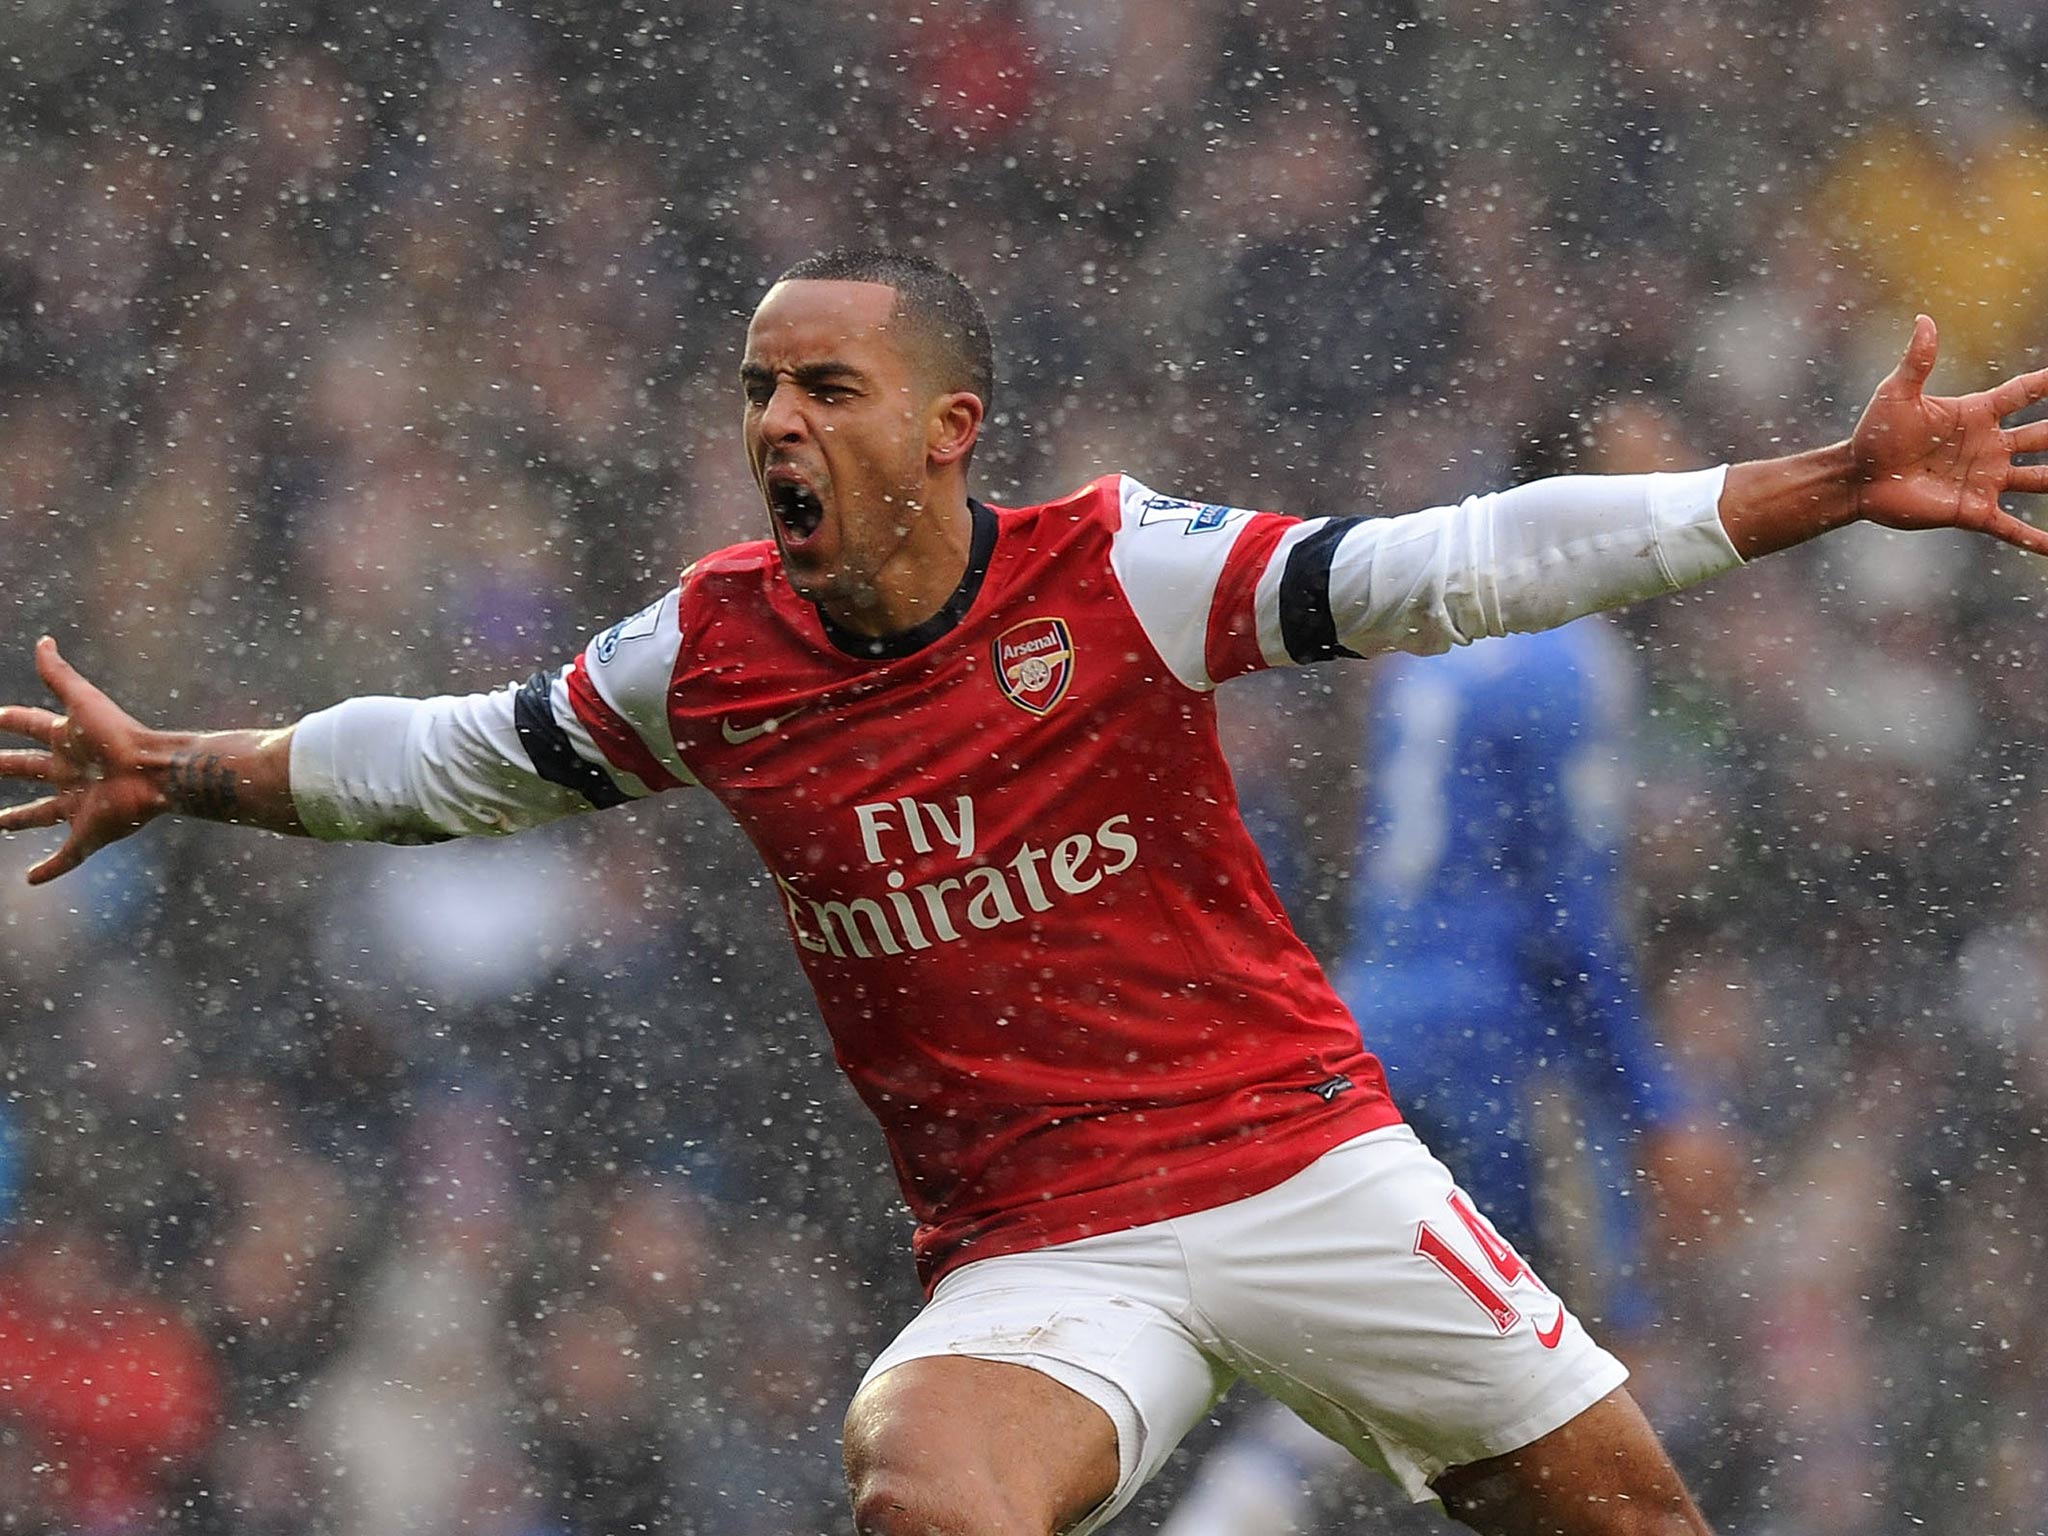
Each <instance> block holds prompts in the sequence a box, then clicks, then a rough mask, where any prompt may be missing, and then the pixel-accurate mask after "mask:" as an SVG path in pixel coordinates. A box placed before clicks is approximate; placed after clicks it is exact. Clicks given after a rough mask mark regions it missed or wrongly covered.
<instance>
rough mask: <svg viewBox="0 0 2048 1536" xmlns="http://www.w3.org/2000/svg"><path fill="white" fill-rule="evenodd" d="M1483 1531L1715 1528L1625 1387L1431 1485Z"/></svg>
mask: <svg viewBox="0 0 2048 1536" xmlns="http://www.w3.org/2000/svg"><path fill="white" fill-rule="evenodd" d="M1432 1486H1433V1487H1434V1488H1435V1490H1436V1492H1437V1494H1438V1496H1439V1497H1441V1498H1442V1499H1443V1501H1444V1508H1445V1509H1446V1510H1448V1511H1449V1512H1450V1513H1451V1514H1452V1515H1453V1516H1454V1517H1455V1518H1457V1519H1458V1520H1461V1521H1463V1522H1464V1523H1465V1524H1466V1525H1469V1526H1471V1527H1472V1528H1473V1529H1474V1530H1475V1531H1480V1532H1483V1533H1484V1536H1710V1533H1709V1531H1708V1529H1707V1522H1706V1520H1705V1519H1704V1518H1703V1517H1702V1516H1701V1514H1700V1512H1699V1509H1698V1507H1697V1506H1696V1505H1695V1504H1694V1503H1693V1501H1692V1496H1691V1495H1690V1494H1688V1493H1687V1492H1686V1491H1685V1483H1684V1482H1683V1480H1682V1479H1681V1478H1680V1477H1679V1475H1678V1469H1677V1468H1675V1467H1674V1466H1672V1465H1671V1458H1670V1457H1669V1456H1667V1455H1665V1454H1664V1447H1663V1446H1662V1445H1660V1444H1658V1442H1657V1435H1656V1432H1655V1431H1654V1430H1652V1429H1651V1428H1650V1425H1649V1421H1648V1420H1646V1419H1645V1418H1644V1417H1643V1414H1642V1410H1641V1409H1639V1408H1637V1407H1636V1404H1635V1399H1634V1398H1632V1397H1630V1396H1629V1395H1628V1393H1627V1392H1625V1391H1616V1392H1613V1393H1610V1394H1609V1395H1608V1396H1606V1397H1604V1398H1602V1399H1601V1400H1600V1401H1599V1402H1597V1403H1595V1404H1594V1405H1593V1406H1592V1407H1590V1408H1588V1409H1587V1410H1586V1411H1585V1412H1584V1413H1581V1414H1580V1415H1579V1416H1578V1417H1577V1418H1574V1419H1571V1420H1569V1421H1568V1422H1566V1423H1564V1424H1561V1425H1559V1426H1558V1427H1557V1428H1556V1429H1553V1430H1552V1431H1551V1432H1550V1433H1549V1434H1547V1435H1544V1436H1543V1437H1542V1438H1540V1439H1538V1440H1534V1441H1531V1442H1530V1443H1529V1444H1528V1445H1525V1446H1523V1447H1522V1448H1521V1449H1520V1450H1518V1451H1510V1452H1508V1453H1507V1454H1506V1455H1504V1456H1492V1457H1489V1458H1487V1459H1486V1460H1485V1461H1475V1462H1473V1463H1471V1464H1470V1465H1469V1466H1463V1467H1453V1468H1451V1469H1450V1470H1449V1471H1447V1472H1444V1473H1442V1474H1441V1475H1440V1476H1438V1478H1437V1479H1436V1481H1435V1483H1434V1484H1433V1485H1432Z"/></svg>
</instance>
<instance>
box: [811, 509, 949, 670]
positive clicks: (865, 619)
mask: <svg viewBox="0 0 2048 1536" xmlns="http://www.w3.org/2000/svg"><path fill="white" fill-rule="evenodd" d="M973 545H974V514H973V513H972V512H971V511H970V510H969V509H968V505H967V493H966V491H965V490H964V489H956V490H955V491H953V492H952V493H951V494H950V495H948V496H946V497H944V498H943V499H937V500H934V501H933V502H932V503H931V504H929V505H928V506H926V508H925V509H924V511H923V512H922V513H920V514H919V515H918V516H917V517H916V518H915V519H913V520H912V521H911V524H910V527H909V530H908V531H907V532H906V533H905V535H904V537H903V539H902V541H901V542H900V543H899V544H897V546H896V548H895V549H894V550H893V551H892V552H891V553H890V555H889V557H888V558H887V559H886V560H885V561H884V562H883V564H882V566H881V568H880V569H879V570H877V571H876V572H875V573H874V575H873V576H872V577H871V578H870V579H868V580H867V581H864V582H861V583H860V584H859V585H858V586H857V587H856V588H855V589H854V590H853V591H851V592H849V593H847V594H845V595H843V596H835V597H832V598H829V599H827V600H825V601H824V602H822V603H820V604H819V606H820V607H821V608H823V609H824V611H825V613H826V615H827V616H828V617H829V618H830V619H831V620H832V622H833V623H834V624H836V625H838V626H839V627H840V628H841V629H844V630H847V631H849V632H851V633H853V634H856V635H866V636H870V637H881V636H887V635H900V634H902V633H904V632H905V631H906V630H911V629H915V628H916V627H917V626H918V625H920V624H922V623H923V622H924V621H925V620H927V619H929V618H931V617H932V616H933V615H934V614H936V613H937V612H938V611H939V610H940V609H941V608H943V607H945V606H946V600H947V599H948V598H950V597H951V596H952V595H953V593H954V592H955V591H956V590H958V588H959V586H960V583H961V581H962V580H963V579H964V578H965V577H966V575H967V564H968V560H969V558H970V557H971V554H972V550H973Z"/></svg>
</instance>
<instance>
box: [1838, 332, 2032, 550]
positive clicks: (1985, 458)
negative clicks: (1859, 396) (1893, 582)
mask: <svg viewBox="0 0 2048 1536" xmlns="http://www.w3.org/2000/svg"><path fill="white" fill-rule="evenodd" d="M1936 348H1937V336H1936V334H1935V329H1934V322H1933V321H1932V320H1931V319H1929V318H1928V317H1927V316H1926V315H1922V316H1920V317H1919V319H1918V320H1916V321H1915V322H1914V325H1913V339H1912V341H1911V342H1909V343H1908V344H1907V346H1906V355H1905V356H1904V357H1903V358H1901V359H1900V360H1899V366H1898V367H1897V368H1895V369H1893V370H1892V373H1891V376H1890V377H1889V378H1887V379H1886V380H1885V381H1884V382H1883V383H1882V384H1880V385H1879V386H1878V387H1877V393H1876V394H1874V395H1873V396H1871V398H1870V404H1869V405H1868V406H1866V407H1865V408H1864V411H1863V416H1862V419H1861V420H1859V421H1858V422H1857V423H1856V431H1855V433H1854V434H1853V435H1852V436H1851V437H1850V439H1849V451H1850V456H1851V459H1852V461H1853V463H1854V466H1855V468H1854V474H1855V479H1856V515H1857V516H1858V517H1860V518H1862V519H1864V520H1865V521H1867V522H1873V523H1878V524H1880V525H1882V526H1884V527H1886V528H1966V529H1969V530H1970V531H1971V532H1973V533H1988V534H1990V535H1991V536H1992V537H1993V538H1998V539H2003V540H2004V541H2005V542H2006V543H2008V544H2012V545H2016V546H2017V547H2019V548H2020V549H2024V550H2027V551H2029V552H2030V553H2032V554H2036V555H2048V531H2044V530H2042V529H2039V528H2036V527H2034V526H2033V525H2032V524H2030V523H2024V522H2022V521H2020V519H2018V518H2017V517H2014V516H2013V515H2012V514H2011V513H2010V512H2007V511H2006V510H2005V509H2004V508H2003V507H2002V506H2000V505H1999V498H2000V497H2002V496H2005V495H2008V494H2010V493H2013V492H2021V493H2032V494H2041V493H2048V464H2019V463H2015V462H2014V460H2015V459H2016V458H2018V457H2020V456H2022V455H2033V454H2040V453H2048V421H2035V422H2029V423H2027V424H2025V425H2024V426H2018V427H2011V428H2008V427H2006V426H2004V425H2003V423H2004V421H2005V418H2006V417H2008V416H2011V415H2013V414H2014V413H2015V412H2017V411H2020V410H2023V409H2025V408H2026V407H2027V406H2029V405H2032V404H2034V403H2035V402H2036V401H2039V400H2043V399H2048V368H2043V369H2038V370H2036V371H2035V372H2033V373H2023V374H2019V375H2018V376H2016V377H2014V378H2010V379H2007V380H2006V381H2005V382H2004V383H2003V384H2000V385H1998V386H1997V387H1995V388H1993V389H1987V390H1983V391H1980V392H1979V393H1977V394H1973V395H1956V396H1942V395H1930V394H1928V393H1927V392H1926V387H1927V379H1928V375H1930V374H1931V373H1933V372H1934V359H1935V354H1936Z"/></svg>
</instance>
